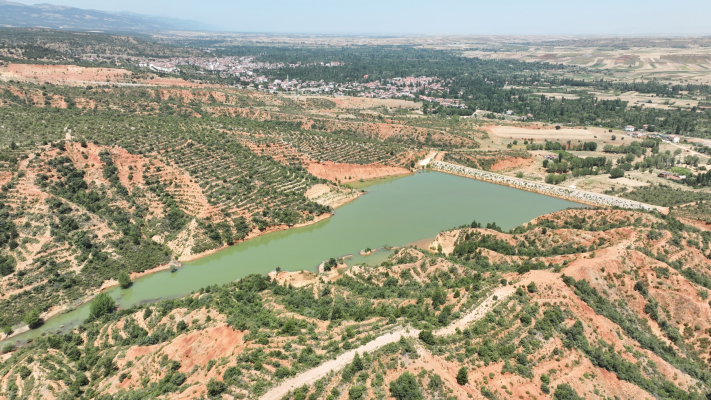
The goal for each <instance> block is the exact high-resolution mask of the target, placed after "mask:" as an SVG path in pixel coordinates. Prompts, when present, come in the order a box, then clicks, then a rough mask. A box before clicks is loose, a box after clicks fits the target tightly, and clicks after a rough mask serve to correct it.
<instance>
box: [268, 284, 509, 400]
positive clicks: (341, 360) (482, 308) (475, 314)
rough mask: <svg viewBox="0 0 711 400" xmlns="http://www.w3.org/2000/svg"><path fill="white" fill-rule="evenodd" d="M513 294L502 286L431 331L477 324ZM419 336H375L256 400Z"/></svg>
mask: <svg viewBox="0 0 711 400" xmlns="http://www.w3.org/2000/svg"><path fill="white" fill-rule="evenodd" d="M513 292H514V289H513V287H511V286H505V287H501V288H499V289H497V290H495V291H494V294H492V295H491V296H490V297H489V298H487V299H486V300H484V302H483V303H481V304H480V305H479V306H478V307H477V308H475V309H474V310H472V311H471V312H470V313H469V314H466V315H465V316H464V317H462V318H461V319H459V320H457V321H455V322H453V323H451V324H450V325H448V326H446V327H444V328H441V329H439V330H437V331H434V332H432V333H433V334H435V335H437V336H443V335H451V334H453V333H455V332H456V330H457V328H459V329H463V328H465V327H466V326H467V325H468V324H470V323H471V322H474V321H477V320H479V319H481V318H482V317H483V316H485V315H486V313H487V312H489V310H491V309H492V308H493V306H494V304H496V302H497V300H494V297H497V299H498V300H502V299H504V298H506V297H508V296H510V295H511V294H512V293H513ZM419 333H420V331H419V330H417V329H405V328H402V329H398V330H397V331H394V332H391V333H386V334H384V335H382V336H379V337H378V338H377V339H375V340H373V341H371V342H368V343H366V344H364V345H363V346H360V347H358V348H357V349H354V350H350V351H348V352H346V353H343V354H341V355H340V356H338V357H337V358H336V359H335V360H330V361H326V362H325V363H323V364H321V365H319V366H318V367H315V368H312V369H310V370H308V371H305V372H302V373H300V374H299V375H296V376H295V377H293V378H291V379H287V380H285V381H284V382H282V383H281V384H280V385H279V386H277V387H275V388H273V389H271V390H270V391H268V392H267V393H265V394H264V395H263V396H262V397H261V398H260V400H280V399H281V398H283V397H284V396H285V395H286V394H287V393H288V392H289V391H290V390H293V389H296V388H298V387H301V386H303V385H310V384H312V383H314V382H315V381H316V380H318V379H320V378H322V377H324V376H326V375H328V374H329V373H330V372H331V371H335V370H340V369H343V368H345V367H346V366H347V365H348V364H350V363H351V361H353V357H354V356H355V353H360V354H363V353H364V352H371V351H375V350H377V349H379V348H381V347H383V346H385V345H386V344H389V343H394V342H397V341H398V340H400V337H403V336H404V337H406V338H407V337H417V335H418V334H419Z"/></svg>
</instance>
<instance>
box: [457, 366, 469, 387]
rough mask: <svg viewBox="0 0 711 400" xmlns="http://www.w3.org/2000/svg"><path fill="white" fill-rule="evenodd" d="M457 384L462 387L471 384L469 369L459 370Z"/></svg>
mask: <svg viewBox="0 0 711 400" xmlns="http://www.w3.org/2000/svg"><path fill="white" fill-rule="evenodd" d="M457 383H458V384H460V385H466V384H467V383H469V371H468V370H467V367H462V368H459V372H457Z"/></svg>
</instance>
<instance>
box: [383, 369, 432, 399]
mask: <svg viewBox="0 0 711 400" xmlns="http://www.w3.org/2000/svg"><path fill="white" fill-rule="evenodd" d="M390 396H392V397H394V398H395V399H396V400H422V399H424V398H425V397H424V396H423V395H422V392H421V391H420V387H419V386H418V384H417V378H415V375H413V374H411V373H409V372H405V373H403V374H402V375H400V376H399V377H398V378H397V379H395V380H394V381H392V382H390Z"/></svg>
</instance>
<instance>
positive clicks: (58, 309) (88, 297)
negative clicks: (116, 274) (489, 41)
mask: <svg viewBox="0 0 711 400" xmlns="http://www.w3.org/2000/svg"><path fill="white" fill-rule="evenodd" d="M374 179H378V178H374ZM364 194H365V193H364V192H359V195H358V196H356V197H353V198H350V199H348V201H345V202H343V203H340V204H338V205H337V206H336V207H334V210H335V209H336V208H338V207H341V206H343V205H345V204H348V203H350V202H352V201H354V200H356V199H358V198H359V197H360V196H362V195H364ZM333 215H334V214H333V213H323V214H321V215H319V216H316V217H315V218H314V219H313V220H311V221H308V222H303V223H300V224H295V225H292V226H288V225H275V226H272V227H269V228H267V229H265V230H264V231H259V232H258V233H256V234H254V235H252V233H251V232H250V234H248V235H247V236H245V238H244V239H242V240H240V241H237V242H234V243H233V244H231V245H222V246H220V247H217V248H214V249H210V250H206V251H203V252H201V253H197V254H191V255H189V256H186V257H180V258H178V259H176V260H174V261H171V262H169V263H167V264H161V265H158V266H156V267H154V268H150V269H147V270H145V271H142V272H131V274H130V276H131V281H133V280H135V279H138V278H141V277H144V276H147V275H150V274H154V273H156V272H161V271H165V270H167V269H170V267H171V265H173V264H174V262H177V263H182V262H190V261H195V260H198V259H201V258H203V257H207V256H209V255H212V254H215V253H218V252H219V251H221V250H225V249H227V248H230V247H232V246H234V245H237V244H240V243H244V242H246V241H248V240H250V239H255V238H257V237H259V236H263V235H266V234H269V233H274V232H280V231H285V230H288V229H292V228H303V227H306V226H309V225H313V224H316V223H318V222H321V221H324V220H326V219H328V218H331V217H332V216H333ZM270 228H272V229H270ZM118 285H119V283H118V281H117V280H115V279H109V280H107V281H104V282H103V283H102V284H101V286H100V287H99V288H97V289H95V290H93V291H91V292H90V293H87V294H85V295H84V296H83V297H82V298H81V300H79V301H78V302H74V303H71V304H65V305H58V306H55V307H52V308H50V309H49V310H48V311H47V312H46V313H44V314H42V315H40V318H42V321H43V324H44V323H46V322H47V321H49V320H50V319H52V318H54V317H56V316H59V315H62V314H64V313H67V312H70V311H73V310H75V309H77V308H79V307H81V306H83V305H85V304H87V303H89V302H90V301H92V300H93V299H94V297H96V296H97V295H98V294H99V293H102V292H104V291H105V290H107V289H111V288H113V287H116V286H118ZM40 327H41V326H40ZM38 328H39V327H38ZM29 331H31V329H29V327H28V326H27V325H24V324H23V325H21V326H20V327H18V328H17V329H16V330H13V331H12V333H11V334H9V335H7V336H5V337H3V338H2V339H0V342H4V341H5V340H8V339H12V338H13V337H15V336H18V335H20V334H23V333H26V332H29Z"/></svg>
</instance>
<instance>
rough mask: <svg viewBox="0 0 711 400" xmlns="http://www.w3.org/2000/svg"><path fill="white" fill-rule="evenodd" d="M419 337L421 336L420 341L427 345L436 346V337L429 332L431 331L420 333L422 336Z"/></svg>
mask: <svg viewBox="0 0 711 400" xmlns="http://www.w3.org/2000/svg"><path fill="white" fill-rule="evenodd" d="M418 336H419V338H420V340H422V341H423V342H424V343H425V344H428V345H430V346H433V345H434V344H435V337H434V335H433V334H432V331H429V330H424V331H420V334H419V335H418Z"/></svg>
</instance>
